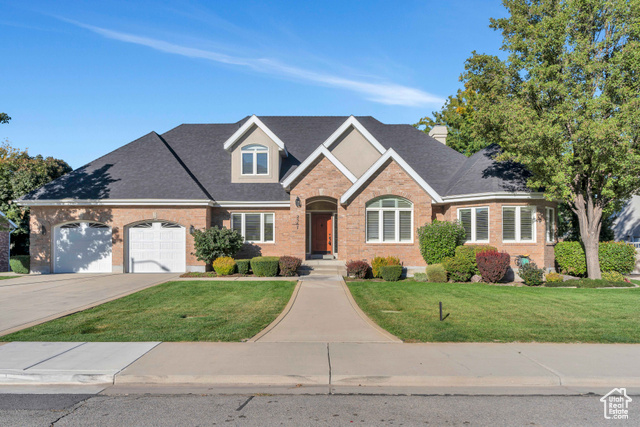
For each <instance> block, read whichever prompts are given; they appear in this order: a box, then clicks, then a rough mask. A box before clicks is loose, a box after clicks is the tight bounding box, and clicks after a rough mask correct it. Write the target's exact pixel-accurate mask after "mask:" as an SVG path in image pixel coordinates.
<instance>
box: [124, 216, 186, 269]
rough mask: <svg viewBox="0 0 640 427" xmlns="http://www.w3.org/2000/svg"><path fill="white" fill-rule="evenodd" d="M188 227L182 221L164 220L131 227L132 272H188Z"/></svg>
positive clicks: (130, 258)
mask: <svg viewBox="0 0 640 427" xmlns="http://www.w3.org/2000/svg"><path fill="white" fill-rule="evenodd" d="M185 231H186V230H185V228H184V227H183V226H181V225H179V224H175V223H173V222H163V221H149V222H144V223H141V224H136V225H134V226H131V227H129V272H130V273H184V271H185V269H186V240H185V236H186V234H185Z"/></svg>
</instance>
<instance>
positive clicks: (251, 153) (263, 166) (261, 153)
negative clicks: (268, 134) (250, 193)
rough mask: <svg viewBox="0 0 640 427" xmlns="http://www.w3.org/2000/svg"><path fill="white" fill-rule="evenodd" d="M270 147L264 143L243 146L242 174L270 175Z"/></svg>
mask: <svg viewBox="0 0 640 427" xmlns="http://www.w3.org/2000/svg"><path fill="white" fill-rule="evenodd" d="M268 174H269V149H268V148H267V147H265V146H264V145H258V144H253V145H247V146H246V147H242V175H268Z"/></svg>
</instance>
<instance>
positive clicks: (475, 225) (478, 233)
mask: <svg viewBox="0 0 640 427" xmlns="http://www.w3.org/2000/svg"><path fill="white" fill-rule="evenodd" d="M458 221H460V224H462V226H463V227H464V232H465V236H466V237H465V241H466V242H474V243H487V242H488V241H489V208H488V207H486V206H483V207H478V208H460V209H458Z"/></svg>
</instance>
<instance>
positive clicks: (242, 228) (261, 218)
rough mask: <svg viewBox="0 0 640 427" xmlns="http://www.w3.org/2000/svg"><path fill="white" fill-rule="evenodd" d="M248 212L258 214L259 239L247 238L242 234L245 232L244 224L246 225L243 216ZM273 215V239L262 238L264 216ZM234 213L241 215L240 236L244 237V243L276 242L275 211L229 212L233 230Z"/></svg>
mask: <svg viewBox="0 0 640 427" xmlns="http://www.w3.org/2000/svg"><path fill="white" fill-rule="evenodd" d="M247 214H249V215H260V240H247V239H246V238H245V237H244V236H245V235H246V234H245V231H246V230H245V225H246V220H245V216H246V215H247ZM269 214H271V215H273V240H267V241H265V240H264V224H265V222H264V216H265V215H269ZM234 215H241V220H240V221H241V226H240V234H242V237H243V238H245V240H244V242H245V243H275V242H276V214H275V212H231V229H232V230H233V216H234Z"/></svg>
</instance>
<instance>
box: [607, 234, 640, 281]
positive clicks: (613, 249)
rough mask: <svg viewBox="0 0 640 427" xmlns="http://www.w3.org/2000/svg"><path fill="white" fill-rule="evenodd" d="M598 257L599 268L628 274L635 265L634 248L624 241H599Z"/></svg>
mask: <svg viewBox="0 0 640 427" xmlns="http://www.w3.org/2000/svg"><path fill="white" fill-rule="evenodd" d="M598 258H599V259H600V270H602V271H615V272H618V273H622V274H629V273H631V272H632V271H633V269H634V267H635V266H636V248H635V247H634V246H633V245H632V244H631V243H626V242H601V243H600V248H599V249H598Z"/></svg>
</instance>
